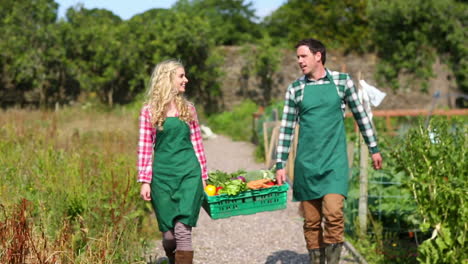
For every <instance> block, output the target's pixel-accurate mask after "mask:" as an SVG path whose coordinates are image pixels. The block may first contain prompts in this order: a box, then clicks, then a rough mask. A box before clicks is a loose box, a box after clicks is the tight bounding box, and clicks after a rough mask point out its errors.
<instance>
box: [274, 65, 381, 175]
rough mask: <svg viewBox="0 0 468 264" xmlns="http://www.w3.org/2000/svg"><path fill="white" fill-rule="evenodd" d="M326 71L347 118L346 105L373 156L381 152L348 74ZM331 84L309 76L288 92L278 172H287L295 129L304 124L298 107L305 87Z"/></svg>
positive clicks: (280, 137) (291, 87)
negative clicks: (297, 125) (285, 167)
mask: <svg viewBox="0 0 468 264" xmlns="http://www.w3.org/2000/svg"><path fill="white" fill-rule="evenodd" d="M326 71H327V72H328V73H329V74H330V76H331V77H332V79H333V81H334V82H335V85H336V89H337V92H338V95H339V96H340V98H341V110H342V111H343V118H344V114H345V110H346V104H348V106H349V108H350V109H351V112H352V113H353V116H354V119H355V120H356V122H357V124H358V126H359V130H360V131H361V134H362V136H363V138H364V141H365V142H366V144H367V146H368V147H369V150H370V152H371V153H377V152H379V149H378V147H377V138H376V136H375V133H374V129H373V128H372V123H371V122H370V119H369V117H368V116H367V114H366V112H365V111H364V107H363V106H362V104H361V103H360V102H359V99H358V96H357V93H356V88H355V87H354V83H353V80H352V79H351V77H350V76H349V74H347V73H341V72H336V71H329V70H328V69H326ZM327 83H330V80H329V79H328V78H327V76H325V77H324V78H321V79H319V80H317V81H314V80H309V79H307V78H306V77H305V76H302V77H301V78H299V79H297V80H296V81H294V82H293V83H292V84H291V85H289V87H288V89H287V91H286V96H285V103H284V109H283V117H282V120H281V127H280V135H279V140H278V147H277V149H276V153H277V154H276V155H277V156H276V168H277V169H282V168H284V166H285V163H286V161H287V159H288V156H289V150H290V146H291V142H292V140H293V137H294V128H295V126H296V123H299V124H300V121H301V118H300V116H299V114H298V113H299V109H298V106H299V103H300V102H301V101H302V99H303V95H304V87H305V86H306V85H319V84H327Z"/></svg>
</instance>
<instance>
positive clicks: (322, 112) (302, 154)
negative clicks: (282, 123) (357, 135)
mask: <svg viewBox="0 0 468 264" xmlns="http://www.w3.org/2000/svg"><path fill="white" fill-rule="evenodd" d="M326 78H328V79H329V80H330V83H328V84H321V85H308V84H307V81H306V84H305V87H304V90H303V100H302V102H300V103H299V124H300V129H299V140H298V145H297V154H296V160H295V163H294V184H293V195H294V200H297V201H306V200H313V199H318V198H321V197H323V196H324V195H326V194H329V193H337V194H342V195H343V196H345V197H346V195H347V190H348V170H349V169H348V157H347V155H346V134H345V128H344V118H343V112H342V110H341V98H340V97H339V95H338V91H337V89H336V85H335V83H334V82H333V78H332V77H331V76H330V74H329V73H328V71H327V76H326Z"/></svg>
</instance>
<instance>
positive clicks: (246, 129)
mask: <svg viewBox="0 0 468 264" xmlns="http://www.w3.org/2000/svg"><path fill="white" fill-rule="evenodd" d="M256 111H257V105H256V104H255V103H254V102H252V101H251V100H245V101H244V102H242V103H241V104H239V105H237V106H235V107H234V108H233V109H232V111H229V112H223V113H220V114H212V115H211V116H209V117H207V121H208V125H209V126H210V127H211V129H212V130H213V131H214V132H215V133H220V134H224V135H227V136H229V137H231V138H232V139H234V140H240V141H250V140H251V139H252V136H253V127H252V122H253V116H252V115H253V113H255V112H256Z"/></svg>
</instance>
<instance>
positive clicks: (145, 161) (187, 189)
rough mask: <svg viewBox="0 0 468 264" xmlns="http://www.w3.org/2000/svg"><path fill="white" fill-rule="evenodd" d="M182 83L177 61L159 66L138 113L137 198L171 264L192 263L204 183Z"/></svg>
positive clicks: (196, 131)
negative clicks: (147, 206) (149, 210)
mask: <svg viewBox="0 0 468 264" xmlns="http://www.w3.org/2000/svg"><path fill="white" fill-rule="evenodd" d="M187 83H188V79H187V77H186V76H185V70H184V67H183V65H182V64H181V63H180V62H178V61H176V60H167V61H163V62H161V63H159V64H158V65H156V67H155V69H154V71H153V74H152V76H151V80H150V86H149V90H148V94H147V99H146V102H145V104H144V106H143V108H142V110H141V114H140V137H139V145H138V181H139V182H141V191H140V195H141V197H142V199H143V200H145V201H151V203H152V206H153V208H154V211H155V213H156V218H157V220H158V226H159V230H160V231H161V232H162V233H163V242H162V244H163V247H164V251H165V252H166V255H167V257H168V259H169V263H171V264H173V263H177V264H185V263H192V261H193V248H192V227H195V226H196V224H197V220H198V215H199V212H200V208H201V203H202V200H203V189H204V186H205V185H206V183H205V180H206V179H208V173H207V168H206V157H205V152H204V148H203V143H202V137H201V133H200V127H199V125H198V120H197V114H196V110H195V107H194V106H193V105H192V104H191V103H190V102H189V101H187V100H186V99H185V98H184V96H183V93H184V92H185V86H186V84H187Z"/></svg>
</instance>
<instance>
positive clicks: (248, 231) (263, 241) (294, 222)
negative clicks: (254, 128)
mask: <svg viewBox="0 0 468 264" xmlns="http://www.w3.org/2000/svg"><path fill="white" fill-rule="evenodd" d="M204 145H205V150H206V156H207V160H208V169H209V171H213V170H216V169H219V170H223V171H226V172H234V171H236V170H238V169H245V170H256V169H264V165H263V164H259V163H256V162H255V160H254V158H253V151H254V146H253V145H251V144H249V143H246V142H233V141H231V140H230V139H228V138H226V137H223V136H218V137H216V138H214V139H209V140H205V141H204ZM193 246H194V250H195V257H194V263H195V264H257V263H258V264H260V263H262V264H302V263H304V264H305V263H309V262H308V261H309V257H308V253H307V249H306V247H305V241H304V237H303V234H302V219H301V217H300V216H299V214H298V203H296V202H292V192H291V189H290V190H289V191H288V203H287V208H286V209H284V210H278V211H273V212H261V213H257V214H253V215H242V216H235V217H230V218H224V219H218V220H212V219H211V218H210V217H209V215H208V214H207V213H206V212H205V210H204V209H201V212H200V218H199V221H198V225H197V227H196V228H194V229H193ZM155 247H156V248H155V251H154V252H153V254H154V255H153V258H152V259H153V260H154V256H156V258H158V257H161V256H164V251H163V249H162V245H161V241H156V242H155ZM349 258H350V257H349V256H348V253H347V252H346V250H345V251H344V252H343V257H342V259H343V261H342V263H355V262H350V261H346V260H345V259H349ZM149 263H151V262H149ZM153 263H158V262H153Z"/></svg>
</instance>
